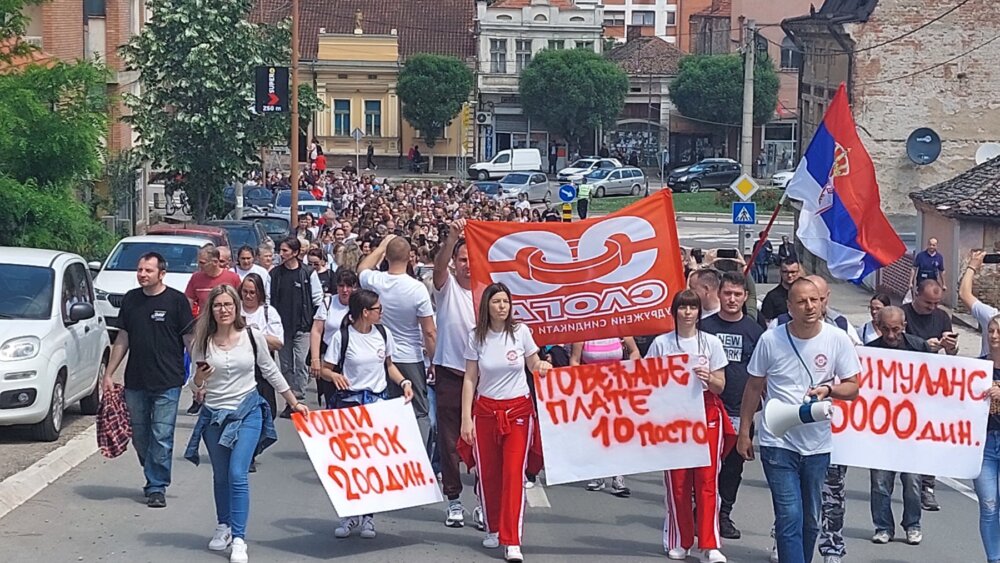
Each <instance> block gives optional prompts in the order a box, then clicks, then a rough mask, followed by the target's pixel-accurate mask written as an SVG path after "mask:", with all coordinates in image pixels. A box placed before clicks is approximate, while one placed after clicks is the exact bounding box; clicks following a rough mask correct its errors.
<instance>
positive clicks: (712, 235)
mask: <svg viewBox="0 0 1000 563" xmlns="http://www.w3.org/2000/svg"><path fill="white" fill-rule="evenodd" d="M679 231H680V232H679V233H678V234H679V236H680V239H681V244H682V245H684V246H687V247H689V248H701V249H709V248H734V247H736V246H737V244H738V242H739V234H738V233H737V232H735V231H731V230H730V229H729V228H726V227H701V226H698V227H687V226H684V227H682V228H681V229H679ZM754 233H756V231H754ZM790 234H791V227H775V228H773V229H771V233H770V236H769V238H770V240H771V244H772V245H774V247H775V249H777V246H778V245H779V244H780V243H781V236H782V235H790Z"/></svg>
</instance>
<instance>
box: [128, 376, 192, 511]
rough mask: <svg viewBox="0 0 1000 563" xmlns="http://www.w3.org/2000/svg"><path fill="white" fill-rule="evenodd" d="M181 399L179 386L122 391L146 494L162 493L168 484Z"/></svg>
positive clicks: (143, 489)
mask: <svg viewBox="0 0 1000 563" xmlns="http://www.w3.org/2000/svg"><path fill="white" fill-rule="evenodd" d="M180 398H181V388H180V387H174V388H172V389H167V390H166V391H146V390H144V389H126V390H125V404H126V406H128V416H129V420H130V421H131V422H132V445H133V446H134V447H135V453H136V455H138V456H139V465H141V466H142V472H143V474H145V476H146V486H145V487H143V488H142V491H143V492H144V493H145V494H146V496H147V497H148V496H149V495H151V494H153V493H165V492H166V491H167V487H168V486H169V485H170V467H171V458H172V457H173V454H174V426H175V425H176V423H177V403H178V402H179V401H180Z"/></svg>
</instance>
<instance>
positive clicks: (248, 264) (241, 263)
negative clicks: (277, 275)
mask: <svg viewBox="0 0 1000 563" xmlns="http://www.w3.org/2000/svg"><path fill="white" fill-rule="evenodd" d="M256 260H257V251H256V250H254V248H253V247H252V246H250V245H249V244H245V245H243V246H241V247H240V249H239V250H237V251H236V265H234V266H233V271H234V272H236V275H238V276H239V277H240V281H243V280H245V279H246V277H247V274H257V275H259V276H260V279H262V280H264V294H263V295H261V298H260V299H261V301H265V302H266V301H268V300H270V299H271V276H270V275H268V273H267V270H265V269H264V267H263V266H261V265H259V264H256V263H255V262H256Z"/></svg>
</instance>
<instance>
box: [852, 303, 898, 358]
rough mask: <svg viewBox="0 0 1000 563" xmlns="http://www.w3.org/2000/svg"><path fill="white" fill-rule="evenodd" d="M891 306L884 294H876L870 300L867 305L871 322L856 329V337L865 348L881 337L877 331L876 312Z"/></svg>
mask: <svg viewBox="0 0 1000 563" xmlns="http://www.w3.org/2000/svg"><path fill="white" fill-rule="evenodd" d="M889 305H892V300H891V299H890V298H889V296H888V295H886V294H884V293H876V294H875V295H874V296H873V297H872V300H871V301H870V302H869V303H868V312H870V313H871V315H872V320H870V321H868V322H867V323H865V324H864V325H863V326H862V327H861V328H859V329H858V336H860V337H861V341H862V342H864V343H865V345H866V346H867V345H868V343H869V342H873V341H875V340H878V339H879V338H880V337H881V336H882V335H881V334H880V333H879V331H878V323H876V322H875V321H877V320H878V312H879V311H881V310H882V309H884V308H886V307H888V306H889Z"/></svg>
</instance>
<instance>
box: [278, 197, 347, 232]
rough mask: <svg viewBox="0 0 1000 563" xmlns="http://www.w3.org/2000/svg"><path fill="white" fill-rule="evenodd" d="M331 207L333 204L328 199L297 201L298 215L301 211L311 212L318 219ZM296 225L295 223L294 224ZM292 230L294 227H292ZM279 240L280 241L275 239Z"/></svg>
mask: <svg viewBox="0 0 1000 563" xmlns="http://www.w3.org/2000/svg"><path fill="white" fill-rule="evenodd" d="M330 209H333V204H332V203H330V202H329V201H312V200H308V201H300V202H299V215H301V214H303V213H312V214H313V219H319V218H320V217H322V216H323V214H324V213H326V212H327V211H329V210H330ZM296 226H297V225H296ZM293 230H294V229H293ZM277 242H281V241H277Z"/></svg>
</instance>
